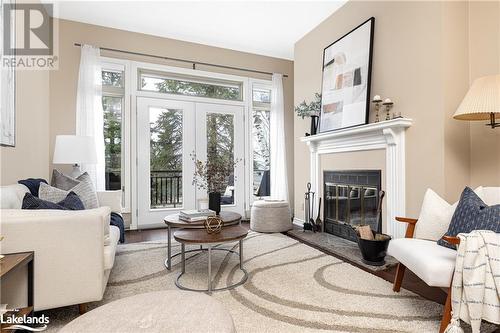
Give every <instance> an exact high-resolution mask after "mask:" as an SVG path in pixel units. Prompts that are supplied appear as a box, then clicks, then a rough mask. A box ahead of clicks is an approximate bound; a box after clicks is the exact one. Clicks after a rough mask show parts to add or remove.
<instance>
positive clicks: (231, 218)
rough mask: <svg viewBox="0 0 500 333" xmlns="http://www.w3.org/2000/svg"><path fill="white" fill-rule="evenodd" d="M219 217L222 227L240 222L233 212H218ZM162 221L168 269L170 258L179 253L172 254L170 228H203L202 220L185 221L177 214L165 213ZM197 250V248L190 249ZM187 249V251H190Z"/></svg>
mask: <svg viewBox="0 0 500 333" xmlns="http://www.w3.org/2000/svg"><path fill="white" fill-rule="evenodd" d="M219 217H220V218H221V220H222V223H223V227H225V226H229V225H236V224H241V215H240V214H238V213H235V212H228V211H225V212H220V214H219ZM163 222H165V224H166V225H167V237H168V239H167V259H165V267H167V269H168V270H170V269H171V268H172V258H174V257H176V256H178V255H179V254H180V253H177V254H175V255H174V256H172V228H182V229H203V228H204V226H203V223H204V221H194V222H186V221H182V220H179V214H172V215H167V216H165V218H164V219H163ZM191 251H197V250H191ZM191 251H188V252H191Z"/></svg>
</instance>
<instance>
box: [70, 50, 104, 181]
mask: <svg viewBox="0 0 500 333" xmlns="http://www.w3.org/2000/svg"><path fill="white" fill-rule="evenodd" d="M99 58H100V51H99V48H97V47H94V46H90V45H82V47H81V58H80V71H79V73H78V92H77V96H76V135H86V136H92V137H94V139H95V147H96V153H97V163H96V164H84V165H82V166H81V167H82V171H86V172H88V174H89V175H90V177H91V178H92V181H93V182H94V185H95V187H96V190H98V191H101V190H104V189H105V186H106V185H105V175H104V166H105V165H104V163H105V162H104V134H103V127H104V115H103V110H102V83H101V80H102V79H101V63H100V59H99Z"/></svg>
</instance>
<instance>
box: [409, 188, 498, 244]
mask: <svg viewBox="0 0 500 333" xmlns="http://www.w3.org/2000/svg"><path fill="white" fill-rule="evenodd" d="M417 224H418V223H417ZM473 230H491V231H494V232H497V233H500V204H499V205H493V206H488V205H487V204H486V203H484V202H483V200H481V198H480V197H479V196H478V195H477V194H476V193H475V192H474V191H473V190H472V189H470V188H469V187H466V188H465V189H464V191H463V192H462V196H461V197H460V201H459V202H458V206H457V209H456V210H455V213H454V214H453V218H452V220H451V223H450V226H449V228H448V231H447V232H446V234H445V235H446V236H453V237H456V236H457V235H458V234H460V233H465V234H467V233H469V232H471V231H473ZM438 244H439V245H441V246H446V247H448V248H452V249H455V245H453V244H450V243H448V242H446V241H444V240H442V239H440V240H439V241H438Z"/></svg>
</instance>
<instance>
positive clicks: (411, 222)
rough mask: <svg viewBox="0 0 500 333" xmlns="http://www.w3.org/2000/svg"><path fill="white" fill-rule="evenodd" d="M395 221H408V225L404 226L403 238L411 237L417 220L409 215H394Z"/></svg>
mask: <svg viewBox="0 0 500 333" xmlns="http://www.w3.org/2000/svg"><path fill="white" fill-rule="evenodd" d="M396 221H398V222H402V223H408V226H407V227H406V234H405V238H413V234H414V233H415V225H416V224H417V222H418V220H417V219H412V218H409V217H400V216H396Z"/></svg>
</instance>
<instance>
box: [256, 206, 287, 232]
mask: <svg viewBox="0 0 500 333" xmlns="http://www.w3.org/2000/svg"><path fill="white" fill-rule="evenodd" d="M292 227H293V226H292V220H291V218H290V206H289V205H288V202H287V201H273V200H269V201H266V200H259V201H254V203H253V205H252V214H251V217H250V229H252V230H254V231H258V232H283V231H288V230H290V229H292Z"/></svg>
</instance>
